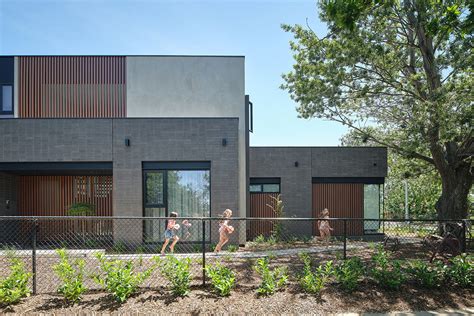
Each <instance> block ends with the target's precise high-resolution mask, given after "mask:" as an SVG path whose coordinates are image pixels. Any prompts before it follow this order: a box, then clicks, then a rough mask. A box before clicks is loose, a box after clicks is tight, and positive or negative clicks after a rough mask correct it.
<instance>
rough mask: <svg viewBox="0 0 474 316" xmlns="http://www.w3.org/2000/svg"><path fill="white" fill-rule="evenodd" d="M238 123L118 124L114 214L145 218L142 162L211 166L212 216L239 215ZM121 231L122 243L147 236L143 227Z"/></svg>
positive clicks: (155, 121)
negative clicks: (236, 212)
mask: <svg viewBox="0 0 474 316" xmlns="http://www.w3.org/2000/svg"><path fill="white" fill-rule="evenodd" d="M238 124H239V120H238V119H232V118H230V119H206V118H201V119H122V120H121V119H117V120H114V140H113V143H114V215H115V216H137V215H141V214H142V209H143V205H142V161H211V215H212V216H217V214H219V213H222V211H223V210H225V209H226V208H230V209H232V210H238V206H239V195H238V192H239V177H238V176H239V168H238V161H239V156H238V153H239V151H238ZM125 138H129V139H130V143H131V145H130V147H126V146H125V145H124V139H125ZM223 138H226V139H227V146H222V139H223ZM214 228H215V230H217V227H214ZM118 231H120V232H122V233H123V235H119V234H116V238H117V239H127V240H136V241H138V239H140V240H141V237H142V233H141V232H142V227H141V225H138V224H137V225H136V226H135V227H133V228H132V227H128V229H120V230H118ZM214 235H216V234H214ZM234 235H238V234H234Z"/></svg>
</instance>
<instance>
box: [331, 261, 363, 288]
mask: <svg viewBox="0 0 474 316" xmlns="http://www.w3.org/2000/svg"><path fill="white" fill-rule="evenodd" d="M334 274H335V276H336V280H337V282H339V284H341V286H342V288H343V289H344V290H346V291H347V292H352V291H354V290H355V289H357V286H358V285H359V281H360V280H361V279H362V277H363V276H364V265H363V264H362V261H361V260H360V259H359V258H357V257H354V258H350V259H347V260H343V261H340V263H339V264H338V265H337V266H336V267H335V269H334Z"/></svg>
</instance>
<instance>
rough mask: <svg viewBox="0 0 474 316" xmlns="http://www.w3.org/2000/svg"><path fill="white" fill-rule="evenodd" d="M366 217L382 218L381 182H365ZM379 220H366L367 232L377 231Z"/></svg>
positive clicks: (365, 227)
mask: <svg viewBox="0 0 474 316" xmlns="http://www.w3.org/2000/svg"><path fill="white" fill-rule="evenodd" d="M364 218H369V219H379V218H380V184H364ZM379 226H380V222H379V221H364V230H365V232H366V233H367V232H377V231H378V229H379Z"/></svg>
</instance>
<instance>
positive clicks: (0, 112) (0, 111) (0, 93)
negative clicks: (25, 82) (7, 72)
mask: <svg viewBox="0 0 474 316" xmlns="http://www.w3.org/2000/svg"><path fill="white" fill-rule="evenodd" d="M4 86H10V87H12V98H11V102H12V110H11V111H4V110H3V87H4ZM14 100H15V87H14V85H13V84H12V83H2V84H0V115H14V113H15V104H14Z"/></svg>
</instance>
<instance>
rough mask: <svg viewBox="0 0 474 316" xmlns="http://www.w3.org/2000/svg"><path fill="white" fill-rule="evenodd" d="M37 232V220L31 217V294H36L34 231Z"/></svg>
mask: <svg viewBox="0 0 474 316" xmlns="http://www.w3.org/2000/svg"><path fill="white" fill-rule="evenodd" d="M37 232H38V220H37V219H36V218H35V219H33V231H32V234H31V269H32V273H33V294H36V233H37Z"/></svg>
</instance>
